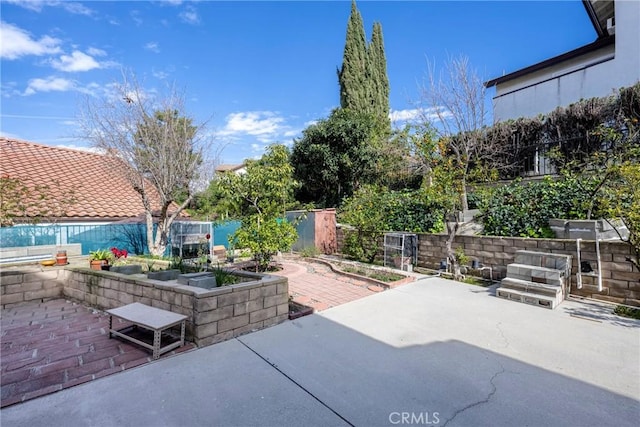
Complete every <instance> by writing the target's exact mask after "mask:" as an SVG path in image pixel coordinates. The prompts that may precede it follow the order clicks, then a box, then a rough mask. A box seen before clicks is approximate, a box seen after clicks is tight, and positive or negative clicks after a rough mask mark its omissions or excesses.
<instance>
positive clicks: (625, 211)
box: [604, 162, 640, 270]
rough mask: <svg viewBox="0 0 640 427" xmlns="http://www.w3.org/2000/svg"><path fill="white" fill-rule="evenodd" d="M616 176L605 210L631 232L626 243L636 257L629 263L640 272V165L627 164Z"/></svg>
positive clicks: (622, 166) (624, 164)
mask: <svg viewBox="0 0 640 427" xmlns="http://www.w3.org/2000/svg"><path fill="white" fill-rule="evenodd" d="M616 175H617V176H616V179H615V181H614V183H613V185H612V186H611V189H610V191H609V193H608V197H606V201H605V202H604V204H605V209H606V212H607V213H608V215H609V216H610V217H612V218H620V219H621V220H622V221H623V222H624V224H625V226H626V227H627V229H628V230H629V237H628V238H626V242H627V243H628V244H629V245H631V247H632V248H633V252H634V254H635V257H634V258H633V259H631V258H629V259H628V261H629V262H631V263H632V264H633V265H634V266H635V268H636V269H638V270H640V164H639V163H638V162H625V163H623V164H621V165H620V166H619V167H618V169H617V173H616Z"/></svg>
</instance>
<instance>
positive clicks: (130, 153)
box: [80, 76, 210, 255]
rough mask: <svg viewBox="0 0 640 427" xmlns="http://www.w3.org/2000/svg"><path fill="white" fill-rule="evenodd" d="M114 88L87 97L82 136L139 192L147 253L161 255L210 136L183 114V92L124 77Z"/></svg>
mask: <svg viewBox="0 0 640 427" xmlns="http://www.w3.org/2000/svg"><path fill="white" fill-rule="evenodd" d="M114 88H115V94H113V93H112V94H108V95H105V96H104V97H102V98H98V99H92V98H87V99H86V102H85V105H84V109H83V111H82V117H81V118H80V124H81V128H82V131H83V135H81V136H82V137H84V138H86V139H88V140H90V141H92V142H93V144H94V146H95V147H97V148H99V149H101V150H103V151H104V152H105V153H106V154H107V155H108V156H109V161H110V163H111V165H112V167H113V170H114V173H122V174H124V175H125V176H126V177H127V179H128V180H129V182H130V184H131V186H132V187H133V188H134V189H135V190H136V191H137V192H138V194H139V195H140V198H141V200H142V204H143V206H144V215H145V218H146V227H147V246H148V248H149V252H150V253H151V254H153V255H163V254H164V252H165V250H166V247H167V243H168V236H169V230H170V228H171V224H172V223H173V221H174V220H175V219H176V218H177V217H178V215H180V213H181V212H182V211H183V210H184V209H185V207H187V206H188V205H189V203H190V202H191V200H192V199H193V195H194V187H195V186H196V185H197V184H199V181H198V179H199V177H200V175H201V172H202V167H203V166H205V165H208V164H210V162H207V161H206V160H205V154H206V153H207V150H208V148H209V147H210V145H209V141H208V139H207V138H205V137H204V127H203V125H194V124H193V121H192V119H191V118H189V117H188V116H187V115H186V113H185V108H184V97H183V96H182V94H180V93H178V92H177V91H176V90H175V88H171V89H170V90H169V93H168V94H167V95H166V96H157V97H155V96H152V94H151V93H150V92H145V91H144V90H143V89H142V88H141V87H140V86H139V85H138V83H137V81H136V80H135V78H133V79H130V80H128V79H127V78H126V76H125V79H124V81H123V82H122V83H119V84H116V85H114ZM185 193H186V194H185ZM180 199H182V203H180V204H179V205H177V204H176V203H175V202H176V201H177V200H180ZM154 216H156V218H157V227H154Z"/></svg>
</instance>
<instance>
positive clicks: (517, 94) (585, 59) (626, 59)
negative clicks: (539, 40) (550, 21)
mask: <svg viewBox="0 0 640 427" xmlns="http://www.w3.org/2000/svg"><path fill="white" fill-rule="evenodd" d="M582 3H583V5H584V8H585V11H586V14H585V19H587V18H589V19H590V20H591V23H592V24H593V26H594V29H595V31H596V34H597V38H596V40H595V41H594V42H592V43H590V44H588V45H585V46H582V47H579V48H577V49H574V50H572V51H569V52H566V53H563V54H561V55H559V56H556V57H554V58H550V59H547V60H545V61H542V62H539V63H537V64H533V65H530V66H528V67H526V68H523V69H520V70H516V71H513V72H511V73H509V74H506V75H504V76H501V77H497V78H494V79H492V80H489V81H487V82H485V86H486V87H487V88H490V87H494V86H495V88H496V92H495V96H494V97H493V118H494V122H499V121H504V120H508V119H515V118H518V117H534V116H537V115H538V114H545V113H548V112H550V111H552V110H554V109H555V108H557V107H559V106H566V105H569V104H571V103H574V102H577V101H579V100H580V99H587V98H593V97H604V96H608V95H611V94H613V93H614V91H616V90H618V89H619V88H622V87H628V86H632V85H634V84H635V83H637V82H638V81H640V1H637V0H582Z"/></svg>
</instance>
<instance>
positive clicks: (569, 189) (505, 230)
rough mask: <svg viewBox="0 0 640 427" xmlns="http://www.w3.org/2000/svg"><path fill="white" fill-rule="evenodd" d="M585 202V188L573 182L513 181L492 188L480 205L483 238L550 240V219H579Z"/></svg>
mask: <svg viewBox="0 0 640 427" xmlns="http://www.w3.org/2000/svg"><path fill="white" fill-rule="evenodd" d="M589 202H590V191H589V188H585V186H584V183H582V185H580V183H579V182H578V181H576V180H568V179H563V180H553V179H552V178H549V177H547V178H545V179H544V180H542V181H536V182H522V181H521V180H517V181H514V182H512V183H510V184H508V185H505V186H503V187H498V188H495V189H494V190H493V191H492V192H491V195H490V197H485V198H483V200H482V201H481V202H480V211H481V213H482V221H483V224H484V234H487V235H491V236H513V237H553V236H554V235H553V231H552V230H551V229H550V228H549V219H550V218H567V219H583V218H585V215H586V206H588V204H589Z"/></svg>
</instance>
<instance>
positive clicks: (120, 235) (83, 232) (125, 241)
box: [0, 222, 240, 255]
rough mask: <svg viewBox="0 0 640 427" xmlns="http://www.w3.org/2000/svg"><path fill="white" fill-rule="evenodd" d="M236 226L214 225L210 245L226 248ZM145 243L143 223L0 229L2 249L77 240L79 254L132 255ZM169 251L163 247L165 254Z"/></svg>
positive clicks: (74, 241) (231, 224)
mask: <svg viewBox="0 0 640 427" xmlns="http://www.w3.org/2000/svg"><path fill="white" fill-rule="evenodd" d="M174 225H175V223H174ZM239 226H240V223H239V222H228V223H224V224H220V225H214V229H213V230H214V231H213V244H214V245H224V246H225V247H228V245H229V243H228V239H227V236H228V235H229V234H232V233H234V232H235V230H236V229H237V228H238V227H239ZM146 242H147V229H146V226H145V224H102V225H91V224H89V225H65V224H54V225H16V226H13V227H2V228H0V247H3V248H7V247H25V246H40V245H63V244H69V243H80V244H81V245H82V254H83V255H88V254H89V252H90V251H94V250H97V249H104V248H110V247H114V246H115V247H117V248H120V249H126V250H127V251H129V252H131V253H134V254H145V253H148V252H149V250H148V247H147V243H146ZM169 246H171V242H169ZM170 250H171V248H170V247H169V248H167V254H168V253H170Z"/></svg>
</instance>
